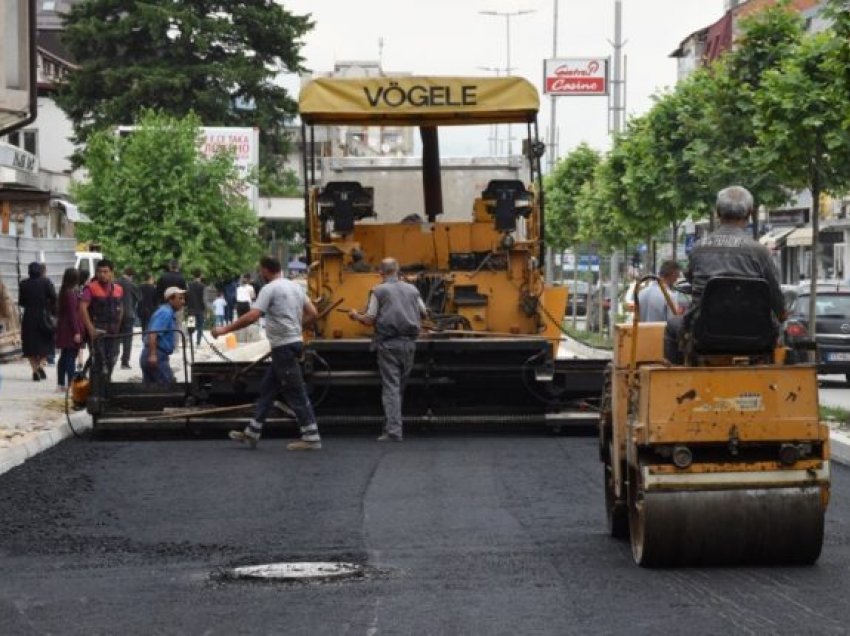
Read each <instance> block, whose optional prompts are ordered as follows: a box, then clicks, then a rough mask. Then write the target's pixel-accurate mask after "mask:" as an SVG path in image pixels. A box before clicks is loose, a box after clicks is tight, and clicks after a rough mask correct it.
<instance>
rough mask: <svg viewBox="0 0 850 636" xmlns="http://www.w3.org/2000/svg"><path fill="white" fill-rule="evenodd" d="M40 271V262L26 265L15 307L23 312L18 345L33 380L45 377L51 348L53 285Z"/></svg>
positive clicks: (54, 312)
mask: <svg viewBox="0 0 850 636" xmlns="http://www.w3.org/2000/svg"><path fill="white" fill-rule="evenodd" d="M43 271H44V270H43V269H42V267H41V263H37V262H35V261H34V262H32V263H30V264H29V266H28V267H27V274H28V275H29V278H26V279H25V280H22V281H21V283H20V285H19V287H18V307H20V308H21V309H22V310H23V312H24V315H23V318H22V320H21V345H22V346H21V349H22V350H23V354H24V357H25V358H26V359H27V360H28V361H29V363H30V367H31V368H32V379H33V382H38V381H39V380H46V379H47V373H46V372H45V370H44V367H45V365H46V364H47V356H49V355H50V354H51V353H53V352H54V351H55V347H54V344H53V334H54V331H55V329H56V325H55V316H56V288H55V287H53V283H51V282H50V280H49V279H48V278H47V277H46V276H44V273H43Z"/></svg>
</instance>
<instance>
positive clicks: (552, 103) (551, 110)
mask: <svg viewBox="0 0 850 636" xmlns="http://www.w3.org/2000/svg"><path fill="white" fill-rule="evenodd" d="M557 57H558V0H554V7H553V15H552V59H553V60H554V59H557ZM549 104H550V108H549V172H550V173H551V172H552V170H554V169H555V159H556V158H557V157H556V154H557V153H556V152H555V145H556V142H557V137H556V134H555V126H556V124H555V122H556V121H557V118H556V117H555V114H556V113H557V104H558V100H557V99H556V97H555V96H554V95H551V96H550V97H549Z"/></svg>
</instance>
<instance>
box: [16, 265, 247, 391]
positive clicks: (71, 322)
mask: <svg viewBox="0 0 850 636" xmlns="http://www.w3.org/2000/svg"><path fill="white" fill-rule="evenodd" d="M261 285H262V282H260V280H259V279H258V280H254V281H252V280H251V277H250V275H245V276H242V277H234V278H233V279H232V280H230V281H226V282H224V283H220V284H218V285H210V284H208V283H207V282H206V281H205V280H204V278H203V272H201V271H200V270H195V271H193V272H192V278H191V280H190V281H188V282H187V281H186V278H185V276H184V275H183V273H182V272H181V271H180V264H179V262H178V261H176V260H172V261H169V263H168V264H167V265H166V267H165V268H164V271H163V272H162V274H161V275H160V276H159V277H158V278H156V279H155V278H154V276H153V275H152V274H150V273H147V272H146V273H142V274H141V275H138V276H137V275H136V271H135V269H134V268H133V267H129V266H128V267H125V268H124V269H123V270H122V271H121V273H120V275H117V276H116V272H115V266H114V264H113V263H112V262H111V261H109V260H108V259H103V260H100V261H99V262H97V263H96V264H95V272H94V275H93V276H91V275H90V273H89V272H88V271H87V270H83V269H76V268H73V267H70V268H67V269H66V270H65V271H64V272H63V275H62V282H61V285H60V289H59V292H58V293H57V292H56V288H55V286H54V284H53V282H52V281H51V280H50V278H49V277H48V276H47V268H46V266H45V264H44V263H39V262H32V263H30V264H29V266H28V268H27V278H25V279H24V280H22V281H21V282H20V285H19V295H18V308H19V310H20V311H21V349H22V353H23V355H24V357H25V358H26V359H27V361H28V362H29V364H30V367H31V370H32V380H33V382H41V381H44V380H47V370H46V369H47V367H48V366H51V365H53V364H55V365H56V384H57V391H63V392H64V391H65V390H66V389H67V387H68V385H69V384H70V382H71V380H72V379H73V377H74V375H75V373H77V372H78V371H79V370H80V369H81V368H82V366H83V363H84V361H85V352H86V351H92V350H93V349H94V348H97V351H98V353H99V354H102V359H103V361H104V364H105V365H106V366H107V367H108V372H109V373H111V372H112V369H113V368H114V367H115V365H116V364H117V363H118V362H119V359H120V365H121V368H122V369H132V368H133V361H132V359H131V353H132V350H133V333H134V330H135V329H136V328H137V327H140V328H141V330H142V331H143V332H148V331H151V330H162V329H168V330H172V329H173V330H179V329H180V327H181V325H182V324H183V313H184V305H185V313H186V314H187V315H188V316H189V317H190V320H191V321H193V323H192V324H193V325H194V328H195V338H196V340H195V344H196V346H199V345H200V344H201V341H202V338H203V333H204V329H205V327H207V326H222V325H226V324H228V323H230V322H232V321H233V319H234V315H235V314H237V313H239V311H242V313H244V312H245V311H247V310H249V309H250V306H251V303H252V302H253V301H254V299H255V298H256V295H257V289H258V288H259V287H260V286H261ZM246 287H247V288H250V291H248V290H247V289H245V288H246ZM240 290H241V291H240ZM3 292H4V293H3V298H4V299H6V298H7V297H6V294H5V287H4V288H3ZM243 297H244V298H247V299H248V300H247V304H248V307H247V309H245V308H244V307H242V306H240V304H239V302H238V299H241V298H243ZM11 307H12V303H11V301H10V300H8V299H6V300H4V301H3V303H2V307H0V309H2V310H3V311H4V312H11V311H12V309H11ZM168 308H170V309H171V313H172V314H173V315H171V316H169V315H168ZM240 315H242V314H240ZM102 334H108V335H109V336H115V337H109V338H103V339H100V338H99V336H100V335H102ZM173 347H174V336H173V332H172V335H171V337H163V335H162V334H160V335H159V337H157V336H151V335H146V336H144V337H143V341H142V348H143V353H142V356H141V358H140V359H139V365H140V368H141V371H142V373H143V377H144V379H145V381H149V382H159V383H168V382H171V381H172V378H173V376H172V375H170V373H169V371H167V370H166V369H167V367H168V364H167V356H168V355H170V354H171V352H172V351H173ZM168 349H170V350H168ZM157 352H158V353H157ZM57 353H58V356H59V357H58V360H56V355H57Z"/></svg>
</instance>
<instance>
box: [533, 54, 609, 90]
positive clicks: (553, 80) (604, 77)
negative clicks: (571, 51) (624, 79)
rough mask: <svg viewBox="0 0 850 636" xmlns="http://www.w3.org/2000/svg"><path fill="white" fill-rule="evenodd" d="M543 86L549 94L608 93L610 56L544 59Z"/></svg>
mask: <svg viewBox="0 0 850 636" xmlns="http://www.w3.org/2000/svg"><path fill="white" fill-rule="evenodd" d="M543 87H544V92H545V93H546V94H548V95H607V94H608V58H606V57H579V58H562V59H552V60H544V61H543Z"/></svg>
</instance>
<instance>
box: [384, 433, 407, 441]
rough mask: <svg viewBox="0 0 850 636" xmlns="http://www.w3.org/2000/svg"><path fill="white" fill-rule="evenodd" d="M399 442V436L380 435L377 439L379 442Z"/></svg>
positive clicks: (400, 438)
mask: <svg viewBox="0 0 850 636" xmlns="http://www.w3.org/2000/svg"><path fill="white" fill-rule="evenodd" d="M401 440H402V437H401V435H390V434H389V433H381V436H380V437H379V438H378V441H379V442H400V441H401Z"/></svg>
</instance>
